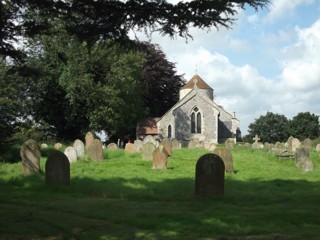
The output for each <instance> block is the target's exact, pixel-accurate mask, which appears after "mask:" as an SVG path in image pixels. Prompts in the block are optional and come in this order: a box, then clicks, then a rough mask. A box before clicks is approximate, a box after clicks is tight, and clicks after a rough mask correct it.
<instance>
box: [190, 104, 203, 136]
mask: <svg viewBox="0 0 320 240" xmlns="http://www.w3.org/2000/svg"><path fill="white" fill-rule="evenodd" d="M201 119H202V118H201V113H200V112H199V108H197V107H195V108H194V109H193V110H192V113H191V133H201Z"/></svg>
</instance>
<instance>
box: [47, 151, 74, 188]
mask: <svg viewBox="0 0 320 240" xmlns="http://www.w3.org/2000/svg"><path fill="white" fill-rule="evenodd" d="M45 170H46V172H45V173H46V184H48V185H52V184H60V185H69V184H70V162H69V160H68V158H67V156H66V155H65V154H64V153H63V152H60V151H58V150H55V151H53V152H52V153H51V154H50V156H49V157H48V159H47V161H46V166H45Z"/></svg>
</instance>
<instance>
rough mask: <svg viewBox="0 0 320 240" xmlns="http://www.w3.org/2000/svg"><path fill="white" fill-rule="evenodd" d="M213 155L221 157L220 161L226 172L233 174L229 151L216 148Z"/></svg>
mask: <svg viewBox="0 0 320 240" xmlns="http://www.w3.org/2000/svg"><path fill="white" fill-rule="evenodd" d="M213 153H214V154H217V155H219V156H220V157H221V159H222V160H223V162H224V165H225V170H226V172H228V173H233V172H234V168H233V160H232V154H231V152H230V150H229V149H227V148H224V147H218V148H216V149H215V150H214V151H213Z"/></svg>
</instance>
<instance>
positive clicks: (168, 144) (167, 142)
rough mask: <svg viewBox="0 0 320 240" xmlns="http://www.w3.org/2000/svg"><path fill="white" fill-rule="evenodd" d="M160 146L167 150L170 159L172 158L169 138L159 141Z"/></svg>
mask: <svg viewBox="0 0 320 240" xmlns="http://www.w3.org/2000/svg"><path fill="white" fill-rule="evenodd" d="M161 144H162V146H163V147H164V148H165V149H166V150H167V152H168V154H169V156H170V157H172V143H171V140H170V139H169V138H163V139H162V141H161Z"/></svg>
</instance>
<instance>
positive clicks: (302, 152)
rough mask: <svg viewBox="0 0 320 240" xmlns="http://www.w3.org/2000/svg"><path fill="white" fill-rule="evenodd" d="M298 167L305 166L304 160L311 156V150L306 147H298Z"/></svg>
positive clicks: (296, 155)
mask: <svg viewBox="0 0 320 240" xmlns="http://www.w3.org/2000/svg"><path fill="white" fill-rule="evenodd" d="M295 157H296V167H298V168H301V167H302V166H303V161H304V160H305V159H306V158H309V150H308V149H307V148H305V147H299V148H297V149H296V154H295Z"/></svg>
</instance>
